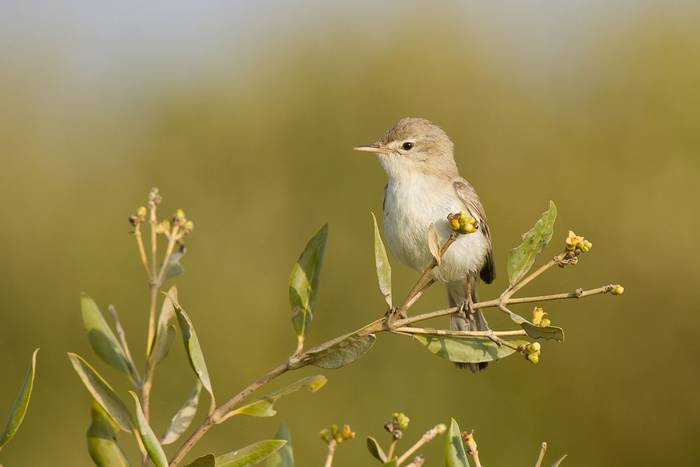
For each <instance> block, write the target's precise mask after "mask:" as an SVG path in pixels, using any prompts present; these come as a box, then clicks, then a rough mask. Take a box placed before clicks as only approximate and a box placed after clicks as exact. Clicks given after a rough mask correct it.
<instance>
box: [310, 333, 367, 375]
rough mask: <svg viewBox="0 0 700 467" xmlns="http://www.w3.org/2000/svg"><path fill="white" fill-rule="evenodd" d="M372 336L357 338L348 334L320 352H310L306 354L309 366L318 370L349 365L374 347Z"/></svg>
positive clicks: (355, 335)
mask: <svg viewBox="0 0 700 467" xmlns="http://www.w3.org/2000/svg"><path fill="white" fill-rule="evenodd" d="M376 338H377V337H376V336H375V335H374V334H367V335H364V336H358V335H357V334H348V335H347V336H345V337H344V338H342V339H340V340H339V341H338V342H337V343H336V344H334V345H332V346H331V347H328V348H327V349H324V350H320V351H317V352H316V351H313V350H310V351H309V352H308V354H309V357H310V360H309V363H310V364H311V365H314V366H317V367H319V368H327V369H336V368H340V367H343V366H345V365H349V364H350V363H352V362H354V361H355V360H357V359H358V358H360V357H362V356H363V355H364V354H365V353H367V352H368V351H369V349H371V348H372V346H373V345H374V341H375V340H376Z"/></svg>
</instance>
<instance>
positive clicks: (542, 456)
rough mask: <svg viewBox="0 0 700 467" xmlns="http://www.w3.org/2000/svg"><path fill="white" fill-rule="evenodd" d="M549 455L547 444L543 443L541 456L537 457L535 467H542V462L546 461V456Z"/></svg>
mask: <svg viewBox="0 0 700 467" xmlns="http://www.w3.org/2000/svg"><path fill="white" fill-rule="evenodd" d="M546 453H547V443H546V442H544V441H543V442H542V446H541V447H540V455H539V457H537V462H535V467H541V466H542V462H543V461H544V455H545V454H546Z"/></svg>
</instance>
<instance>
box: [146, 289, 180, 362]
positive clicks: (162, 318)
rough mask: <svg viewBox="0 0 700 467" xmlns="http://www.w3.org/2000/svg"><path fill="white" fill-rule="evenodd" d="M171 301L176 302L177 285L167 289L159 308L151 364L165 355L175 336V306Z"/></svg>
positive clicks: (159, 360) (150, 357)
mask: <svg viewBox="0 0 700 467" xmlns="http://www.w3.org/2000/svg"><path fill="white" fill-rule="evenodd" d="M169 297H171V298H169ZM173 303H178V298H177V287H175V286H172V287H170V289H168V292H167V294H166V296H165V299H164V300H163V305H162V306H161V309H160V315H159V316H158V328H157V330H156V340H155V343H154V344H153V347H152V349H151V355H150V356H149V359H150V360H151V362H150V364H151V365H152V366H155V365H157V364H158V363H160V362H161V361H162V360H163V359H164V358H165V357H167V355H168V351H170V345H171V344H172V342H173V339H174V338H175V324H174V321H175V306H174V305H173Z"/></svg>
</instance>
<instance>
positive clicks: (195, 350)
mask: <svg viewBox="0 0 700 467" xmlns="http://www.w3.org/2000/svg"><path fill="white" fill-rule="evenodd" d="M168 298H169V299H170V300H171V301H172V303H173V306H174V307H175V313H176V314H177V321H178V323H179V324H180V332H181V333H182V341H183V343H184V344H185V351H187V356H188V357H189V360H190V366H191V367H192V369H193V370H194V372H195V374H196V375H197V378H199V381H201V383H202V386H204V389H206V390H207V392H208V393H209V395H210V396H211V398H212V400H213V399H214V391H213V390H212V387H211V380H210V379H209V371H208V370H207V364H206V362H205V361H204V354H203V353H202V348H201V347H200V345H199V339H197V333H196V332H195V330H194V326H193V325H192V321H191V320H190V317H189V316H187V313H185V310H183V309H182V307H181V306H180V304H179V303H177V299H175V298H174V297H172V296H170V295H168Z"/></svg>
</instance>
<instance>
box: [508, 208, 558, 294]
mask: <svg viewBox="0 0 700 467" xmlns="http://www.w3.org/2000/svg"><path fill="white" fill-rule="evenodd" d="M556 219H557V207H556V206H555V205H554V202H552V201H550V202H549V209H548V210H547V211H545V212H544V213H543V214H542V217H540V219H539V220H538V221H537V223H535V225H534V227H532V229H530V230H528V231H527V232H525V234H524V235H523V242H522V243H521V244H520V245H518V246H517V247H515V248H514V249H513V250H511V252H510V255H509V256H508V278H509V280H510V285H513V284H516V283H517V282H518V281H520V279H522V278H523V277H524V276H525V274H527V272H528V271H529V270H530V268H531V267H532V265H533V264H534V263H535V258H536V257H537V255H538V254H540V252H541V251H542V250H543V249H544V247H545V246H547V244H548V243H549V241H550V240H551V239H552V233H553V231H554V222H555V221H556Z"/></svg>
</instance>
